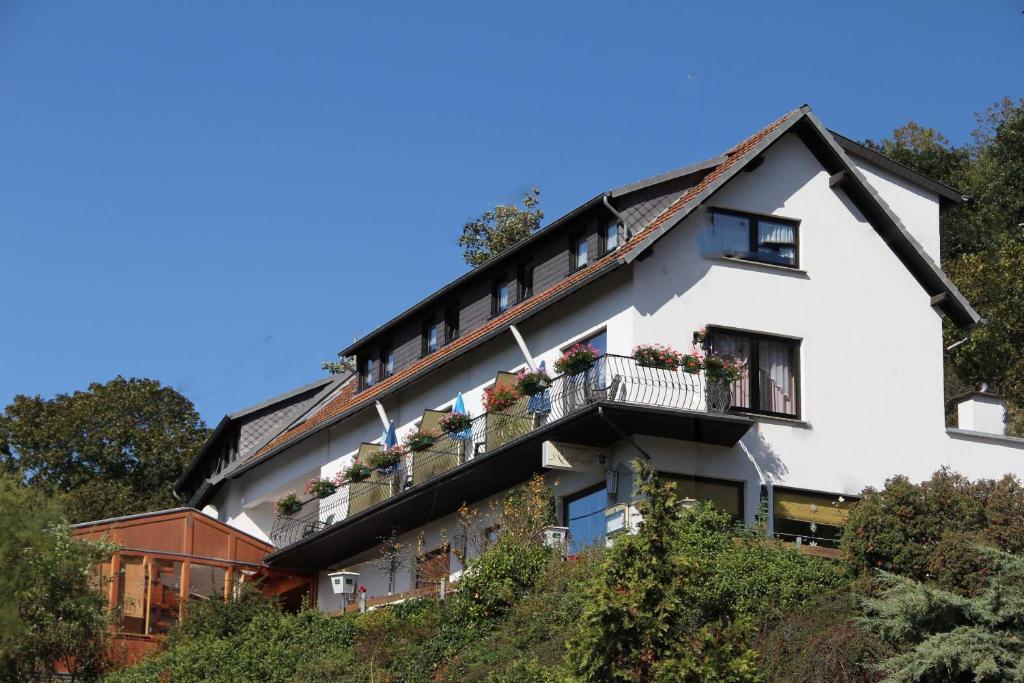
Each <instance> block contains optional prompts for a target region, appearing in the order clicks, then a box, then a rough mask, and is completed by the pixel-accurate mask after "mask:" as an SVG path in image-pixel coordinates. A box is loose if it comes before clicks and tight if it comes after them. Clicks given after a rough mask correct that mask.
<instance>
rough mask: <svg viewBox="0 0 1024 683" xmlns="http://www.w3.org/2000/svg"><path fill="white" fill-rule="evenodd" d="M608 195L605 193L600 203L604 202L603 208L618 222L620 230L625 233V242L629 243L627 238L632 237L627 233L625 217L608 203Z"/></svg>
mask: <svg viewBox="0 0 1024 683" xmlns="http://www.w3.org/2000/svg"><path fill="white" fill-rule="evenodd" d="M609 194H611V193H609V192H606V193H605V194H603V195H601V201H602V202H604V206H605V208H606V209H608V210H609V211H611V212H612V215H613V216H615V219H616V220H617V221H618V222H619V227H620V228H622V230H623V232H624V233H625V238H626V241H629V238H630V237H632V235H631V234H630V233H629V228H628V227H626V217H625V216H623V215H622V214H621V213H619V211H618V210H617V209H616V208H615V207H614V206H612V203H611V202H610V201H608V195H609Z"/></svg>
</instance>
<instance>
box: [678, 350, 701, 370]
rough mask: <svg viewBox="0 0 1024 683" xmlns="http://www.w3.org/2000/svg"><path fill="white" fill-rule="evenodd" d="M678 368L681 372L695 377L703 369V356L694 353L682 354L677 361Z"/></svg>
mask: <svg viewBox="0 0 1024 683" xmlns="http://www.w3.org/2000/svg"><path fill="white" fill-rule="evenodd" d="M679 366H680V367H681V368H682V369H683V372H686V373H689V374H691V375H696V374H697V373H698V372H700V371H701V370H703V369H704V356H702V355H700V354H699V353H696V352H694V353H684V354H683V357H682V358H680V359H679Z"/></svg>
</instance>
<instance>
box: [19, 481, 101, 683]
mask: <svg viewBox="0 0 1024 683" xmlns="http://www.w3.org/2000/svg"><path fill="white" fill-rule="evenodd" d="M0 519H3V520H4V533H3V534H2V535H0V594H2V595H3V596H4V600H3V603H2V604H0V678H3V679H4V680H47V679H48V678H49V677H50V676H52V675H53V673H54V672H55V670H56V667H58V666H61V667H63V668H65V669H66V670H67V671H68V672H69V673H70V674H71V677H72V680H95V679H96V678H97V677H98V676H99V675H100V674H101V673H102V672H103V670H104V669H105V668H106V665H107V657H106V642H105V635H106V632H107V627H108V626H109V623H110V622H109V618H110V615H109V612H108V609H107V598H106V593H105V590H104V589H105V587H104V586H103V585H100V584H99V583H97V580H96V578H95V575H94V572H93V568H94V566H95V565H96V564H97V563H99V562H104V561H106V560H107V559H109V557H110V553H111V552H112V550H113V547H112V546H110V545H108V544H106V543H94V542H89V541H80V540H76V539H74V538H72V536H71V530H70V529H69V528H68V526H67V525H65V524H63V523H61V522H60V520H59V511H58V510H57V508H56V505H55V504H54V502H53V501H52V500H50V499H49V498H47V497H46V496H45V495H43V494H42V493H40V492H39V491H36V490H32V489H30V488H28V487H26V486H25V485H24V484H23V483H22V482H21V481H19V480H18V478H16V477H12V476H3V477H0Z"/></svg>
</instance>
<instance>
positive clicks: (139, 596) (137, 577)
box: [117, 555, 148, 634]
mask: <svg viewBox="0 0 1024 683" xmlns="http://www.w3.org/2000/svg"><path fill="white" fill-rule="evenodd" d="M147 569H148V567H147V566H146V564H145V563H144V562H143V559H142V558H141V557H138V556H133V555H122V556H121V569H120V572H119V575H118V582H117V606H118V609H119V610H120V613H121V630H123V631H124V632H125V633H138V634H144V633H145V632H146V581H147V578H146V575H147V571H146V570H147Z"/></svg>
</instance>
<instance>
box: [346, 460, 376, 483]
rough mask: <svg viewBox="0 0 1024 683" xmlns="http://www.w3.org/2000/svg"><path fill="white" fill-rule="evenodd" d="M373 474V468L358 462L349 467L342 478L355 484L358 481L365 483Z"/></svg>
mask: <svg viewBox="0 0 1024 683" xmlns="http://www.w3.org/2000/svg"><path fill="white" fill-rule="evenodd" d="M372 473H373V468H371V467H368V466H366V465H365V464H363V463H361V462H359V461H358V460H356V461H355V462H354V463H352V464H351V465H349V466H348V468H347V469H346V470H345V471H344V472H342V477H343V478H344V480H345V481H347V482H349V483H350V484H351V483H355V482H357V481H363V480H364V479H368V478H369V476H370V475H371V474H372Z"/></svg>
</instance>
